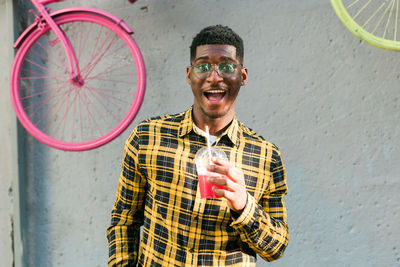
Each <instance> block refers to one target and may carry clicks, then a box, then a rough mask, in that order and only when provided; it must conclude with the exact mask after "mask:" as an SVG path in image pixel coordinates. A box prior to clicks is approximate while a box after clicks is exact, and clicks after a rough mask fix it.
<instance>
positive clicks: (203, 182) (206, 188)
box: [198, 174, 224, 198]
mask: <svg viewBox="0 0 400 267" xmlns="http://www.w3.org/2000/svg"><path fill="white" fill-rule="evenodd" d="M198 179H199V187H200V195H201V198H220V196H218V195H217V194H215V193H214V191H213V190H212V189H213V187H214V186H216V187H218V188H221V189H223V188H224V187H223V186H221V185H216V184H212V183H209V182H208V181H207V175H205V174H199V175H198Z"/></svg>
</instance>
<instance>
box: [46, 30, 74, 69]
mask: <svg viewBox="0 0 400 267" xmlns="http://www.w3.org/2000/svg"><path fill="white" fill-rule="evenodd" d="M44 38H45V39H46V41H47V43H48V44H49V45H50V46H52V45H51V44H52V43H53V41H50V40H49V37H48V36H45V37H44ZM54 38H56V39H55V40H57V41H58V37H54ZM58 42H59V41H58ZM43 49H44V50H46V51H47V50H48V49H46V48H45V47H43ZM57 49H58V54H56V55H54V54H53V53H48V55H49V57H55V58H58V61H59V62H60V63H61V64H62V66H63V67H61V69H63V70H65V71H68V70H69V67H68V66H67V63H66V58H65V57H60V55H64V53H65V51H64V48H62V46H61V45H57Z"/></svg>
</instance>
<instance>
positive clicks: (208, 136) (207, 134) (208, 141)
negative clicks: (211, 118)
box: [206, 125, 212, 165]
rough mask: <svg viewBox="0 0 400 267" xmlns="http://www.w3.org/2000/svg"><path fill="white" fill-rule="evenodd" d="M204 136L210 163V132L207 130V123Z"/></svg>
mask: <svg viewBox="0 0 400 267" xmlns="http://www.w3.org/2000/svg"><path fill="white" fill-rule="evenodd" d="M206 137H207V148H208V163H209V164H210V165H211V164H212V162H211V144H210V132H209V131H208V125H206Z"/></svg>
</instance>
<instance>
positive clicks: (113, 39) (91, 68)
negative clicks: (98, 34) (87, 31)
mask: <svg viewBox="0 0 400 267" xmlns="http://www.w3.org/2000/svg"><path fill="white" fill-rule="evenodd" d="M108 35H111V34H108ZM108 35H107V38H106V40H104V42H103V43H102V45H101V47H100V48H101V49H102V48H103V47H104V45H105V43H106V41H107V39H108V38H109V36H108ZM115 40H116V35H115V34H114V37H113V38H112V39H111V42H110V44H109V45H108V46H107V47H106V50H105V51H104V52H103V53H101V54H100V56H99V57H98V58H97V59H96V61H95V62H94V63H93V64H91V65H90V66H89V67H90V68H89V70H88V71H87V72H86V75H85V78H86V77H87V76H89V74H90V73H91V72H92V70H93V69H94V68H95V66H96V65H97V63H99V61H100V60H101V59H102V58H103V56H104V55H105V53H107V51H108V49H109V48H110V46H111V45H112V44H113V42H114V41H115Z"/></svg>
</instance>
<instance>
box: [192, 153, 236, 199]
mask: <svg viewBox="0 0 400 267" xmlns="http://www.w3.org/2000/svg"><path fill="white" fill-rule="evenodd" d="M208 152H209V150H208V149H207V147H204V148H201V149H199V151H197V153H196V156H195V163H196V170H197V177H198V179H199V183H198V187H199V189H200V196H201V198H220V196H218V195H217V194H215V193H214V191H213V190H212V189H213V187H214V186H216V187H218V188H221V189H224V186H221V185H216V184H213V183H209V182H208V181H207V173H208V172H207V166H208V165H209V164H210V160H209V153H208ZM211 156H212V157H215V158H220V159H223V160H228V159H227V157H226V155H225V152H224V151H223V150H222V149H220V148H217V147H212V148H211ZM213 175H217V176H218V174H213Z"/></svg>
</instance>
